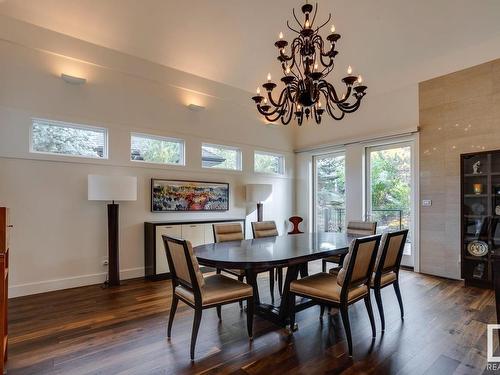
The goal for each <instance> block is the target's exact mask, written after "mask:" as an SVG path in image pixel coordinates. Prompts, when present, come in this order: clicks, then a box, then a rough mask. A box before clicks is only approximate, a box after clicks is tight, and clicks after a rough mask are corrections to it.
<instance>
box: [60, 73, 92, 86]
mask: <svg viewBox="0 0 500 375" xmlns="http://www.w3.org/2000/svg"><path fill="white" fill-rule="evenodd" d="M61 78H62V79H63V81H64V82H66V83H69V84H70V85H83V84H84V83H86V82H87V80H86V79H85V78H81V77H75V76H70V75H69V74H64V73H63V74H61Z"/></svg>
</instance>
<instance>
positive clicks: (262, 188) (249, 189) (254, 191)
mask: <svg viewBox="0 0 500 375" xmlns="http://www.w3.org/2000/svg"><path fill="white" fill-rule="evenodd" d="M272 192H273V185H271V184H248V185H247V186H246V198H247V201H248V202H252V203H257V221H262V217H263V202H264V201H265V200H266V199H267V198H269V197H270V196H271V193H272Z"/></svg>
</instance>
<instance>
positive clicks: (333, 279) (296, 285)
mask: <svg viewBox="0 0 500 375" xmlns="http://www.w3.org/2000/svg"><path fill="white" fill-rule="evenodd" d="M290 291H292V292H294V293H297V294H307V295H309V296H312V297H316V298H321V299H324V300H328V301H332V302H337V303H340V292H341V291H342V286H340V285H339V284H338V283H337V276H335V275H331V274H329V273H324V272H320V273H317V274H314V275H311V276H308V277H305V278H303V279H300V280H295V281H292V282H291V283H290ZM367 294H368V287H367V286H366V285H358V286H355V287H353V288H350V289H349V292H348V301H353V300H355V299H358V298H360V297H364V296H366V295H367Z"/></svg>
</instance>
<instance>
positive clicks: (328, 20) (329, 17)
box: [316, 8, 332, 32]
mask: <svg viewBox="0 0 500 375" xmlns="http://www.w3.org/2000/svg"><path fill="white" fill-rule="evenodd" d="M316 9H317V8H316ZM331 19H332V14H331V13H330V14H329V15H328V19H327V20H326V22H325V23H323V24H322V25H321V26H319V27H318V28H316V32H318V30H319V29H321V28H322V27H324V26H325V25H326V24H327V23H328V22H330V20H331Z"/></svg>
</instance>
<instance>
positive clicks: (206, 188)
mask: <svg viewBox="0 0 500 375" xmlns="http://www.w3.org/2000/svg"><path fill="white" fill-rule="evenodd" d="M228 210H229V183H226V182H211V181H191V180H174V179H172V180H170V179H161V178H152V179H151V212H204V211H206V212H214V211H228Z"/></svg>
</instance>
